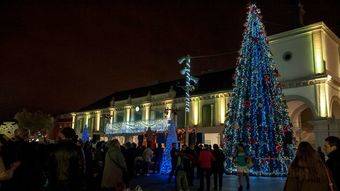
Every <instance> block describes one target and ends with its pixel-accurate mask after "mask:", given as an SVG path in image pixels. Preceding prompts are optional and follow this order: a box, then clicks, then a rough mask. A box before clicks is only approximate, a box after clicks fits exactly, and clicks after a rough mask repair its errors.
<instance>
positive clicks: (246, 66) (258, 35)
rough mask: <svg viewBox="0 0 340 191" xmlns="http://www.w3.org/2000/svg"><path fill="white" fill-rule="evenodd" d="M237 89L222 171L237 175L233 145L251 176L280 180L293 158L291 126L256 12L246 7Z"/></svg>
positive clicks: (264, 33) (225, 140)
mask: <svg viewBox="0 0 340 191" xmlns="http://www.w3.org/2000/svg"><path fill="white" fill-rule="evenodd" d="M244 26H245V30H244V33H243V41H242V47H241V50H240V53H239V54H240V55H239V59H238V62H237V68H236V71H235V76H234V80H235V87H234V89H233V97H232V98H231V101H230V104H229V107H228V118H227V121H226V128H225V132H224V142H225V152H226V155H227V156H228V158H227V160H226V171H227V172H229V173H235V172H236V167H235V166H234V163H233V157H235V156H236V153H237V151H236V146H237V145H239V144H242V145H244V147H245V152H246V154H247V155H248V156H250V157H251V158H252V160H253V164H254V165H253V167H252V168H251V169H250V173H251V174H253V175H265V176H284V175H286V174H287V171H288V164H289V163H290V162H291V160H292V159H293V157H294V148H293V144H292V130H291V129H292V125H291V123H290V119H289V116H288V112H287V104H286V101H285V99H284V96H283V93H282V89H281V85H280V82H279V81H278V76H279V74H278V70H277V69H276V68H277V67H276V65H275V64H274V61H273V58H272V54H271V52H270V49H269V44H268V38H267V36H266V32H265V29H264V26H263V24H262V22H261V16H260V10H259V9H258V8H257V7H256V5H255V4H252V5H250V6H249V11H248V15H247V22H246V23H245V25H244Z"/></svg>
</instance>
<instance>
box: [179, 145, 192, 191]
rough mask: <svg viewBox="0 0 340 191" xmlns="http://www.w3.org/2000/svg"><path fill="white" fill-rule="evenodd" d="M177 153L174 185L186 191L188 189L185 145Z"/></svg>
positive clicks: (181, 190) (180, 190)
mask: <svg viewBox="0 0 340 191" xmlns="http://www.w3.org/2000/svg"><path fill="white" fill-rule="evenodd" d="M183 146H184V147H183V148H182V150H181V151H180V152H179V153H178V155H177V160H176V187H177V190H178V191H187V190H189V185H188V181H187V173H186V167H185V166H186V164H185V163H186V162H185V161H186V160H188V159H186V156H185V153H184V150H185V149H186V145H183Z"/></svg>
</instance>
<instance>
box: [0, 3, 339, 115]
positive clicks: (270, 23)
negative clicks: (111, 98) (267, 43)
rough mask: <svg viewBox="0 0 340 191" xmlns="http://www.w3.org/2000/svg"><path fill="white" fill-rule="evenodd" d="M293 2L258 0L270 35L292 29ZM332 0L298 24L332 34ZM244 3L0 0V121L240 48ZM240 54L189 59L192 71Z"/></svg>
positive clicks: (85, 99) (74, 104)
mask: <svg viewBox="0 0 340 191" xmlns="http://www.w3.org/2000/svg"><path fill="white" fill-rule="evenodd" d="M292 1H293V0H285V1H283V0H275V1H272V0H265V1H257V2H258V6H259V7H260V8H261V10H262V13H263V20H264V22H265V26H266V29H267V33H268V35H271V34H274V33H277V32H282V31H285V30H288V29H291V28H292V23H293V14H292V13H293V11H292V9H291V4H290V2H292ZM336 2H337V0H318V1H317V0H308V1H307V0H305V1H302V3H303V4H304V9H305V11H306V14H305V24H311V23H313V22H317V21H322V20H323V21H324V22H325V23H326V24H327V25H329V27H330V28H331V29H332V30H333V31H335V30H336V29H337V31H336V33H337V34H338V35H339V33H340V31H339V28H340V22H339V15H338V14H336V10H337V9H338V10H339V5H338V3H336ZM247 3H248V1H245V0H244V1H241V0H228V1H227V0H220V1H218V0H205V1H200V0H168V1H159V0H154V1H150V0H149V1H146V0H135V1H132V0H124V1H118V0H115V1H111V0H110V1H109V0H107V1H103V0H87V1H86V0H82V1H81V0H78V1H72V0H35V1H33V0H20V1H19V0H18V1H17V0H1V1H0V66H1V69H0V119H7V118H11V117H13V116H14V114H15V113H16V112H17V111H19V110H21V109H22V108H27V109H29V110H32V111H35V110H42V111H44V112H48V113H52V114H57V113H64V112H70V111H75V110H77V109H79V108H81V107H84V106H86V105H88V104H90V103H92V102H94V101H96V100H98V99H100V98H102V97H104V96H106V95H108V94H111V93H113V92H115V91H119V90H125V89H131V88H134V87H139V86H146V85H150V84H153V83H156V82H157V81H158V82H162V81H168V80H173V79H177V78H180V77H181V76H180V74H179V69H180V66H179V65H178V63H177V61H176V60H177V59H178V58H179V57H180V56H183V55H185V54H190V55H193V56H195V55H209V54H216V53H221V52H229V51H231V52H232V51H235V50H236V51H237V50H238V49H239V47H240V41H241V37H242V31H243V23H244V21H245V16H246V15H245V14H246V10H247V9H246V6H247ZM236 56H237V54H235V53H234V54H228V55H223V56H219V57H213V58H209V59H200V60H194V61H193V70H194V72H195V73H196V74H199V73H202V72H204V71H208V70H221V69H226V68H229V67H232V66H233V65H234V63H235V59H236Z"/></svg>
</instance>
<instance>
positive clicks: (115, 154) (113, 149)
mask: <svg viewBox="0 0 340 191" xmlns="http://www.w3.org/2000/svg"><path fill="white" fill-rule="evenodd" d="M107 146H108V151H107V153H106V156H105V165H104V172H103V178H102V183H101V187H102V189H103V190H115V191H123V190H124V189H125V183H124V179H123V178H124V177H123V176H124V173H127V167H126V163H125V159H124V156H123V154H122V152H121V151H120V144H119V141H118V140H117V139H114V140H112V141H109V142H108V145H107Z"/></svg>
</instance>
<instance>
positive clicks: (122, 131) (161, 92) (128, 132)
mask: <svg viewBox="0 0 340 191" xmlns="http://www.w3.org/2000/svg"><path fill="white" fill-rule="evenodd" d="M269 39H270V42H269V43H270V48H271V51H272V53H273V56H274V60H275V61H276V63H277V64H278V68H279V72H280V74H281V77H280V81H281V82H282V83H283V84H284V86H283V92H284V94H285V96H286V100H287V104H288V112H289V116H290V117H291V121H292V123H293V126H294V135H295V137H296V140H297V141H298V142H299V141H308V142H310V143H312V145H313V146H315V147H317V146H321V145H322V144H323V140H324V139H325V138H326V137H327V136H329V135H335V136H338V137H340V58H339V54H340V48H339V44H340V41H339V38H338V37H337V36H336V35H335V34H334V33H333V32H332V31H331V30H330V29H329V28H328V27H327V26H326V25H325V24H324V23H323V22H319V23H315V24H312V25H308V26H304V27H301V28H297V29H294V30H290V31H286V32H282V33H279V34H275V35H272V36H270V37H269ZM233 73H234V69H229V70H224V71H219V72H213V73H206V74H203V75H201V76H198V78H199V79H200V81H199V86H198V88H197V89H196V90H195V91H194V92H193V93H192V98H191V109H190V112H189V113H188V114H187V115H186V114H185V112H184V91H183V90H182V88H181V87H180V86H181V84H183V80H175V81H171V82H165V83H160V84H155V85H152V86H147V87H141V88H136V89H132V90H127V91H121V92H116V93H114V94H112V95H109V96H107V97H105V98H103V99H100V100H99V101H97V102H95V103H93V104H91V105H89V106H87V107H84V108H83V109H81V110H79V111H75V112H73V113H71V114H69V116H71V117H72V122H71V125H72V127H73V128H75V129H76V131H77V132H78V133H79V134H80V133H81V132H82V129H83V128H84V126H85V125H86V126H87V127H88V128H89V129H90V135H91V136H96V135H97V136H104V137H105V136H106V135H108V134H110V135H111V136H117V137H119V138H120V139H121V141H123V142H124V141H134V142H137V141H139V142H140V141H141V140H143V137H142V135H143V134H145V133H146V131H147V129H148V130H151V131H152V132H154V133H155V134H157V133H158V134H161V133H162V132H163V131H164V127H163V126H164V123H163V122H162V120H163V119H164V118H166V117H168V116H170V114H169V112H170V111H171V110H172V111H175V113H176V115H175V121H176V124H177V127H178V133H179V137H180V138H181V137H182V138H183V136H182V135H183V134H182V133H183V131H184V130H185V129H186V128H185V127H187V129H188V131H189V132H190V140H191V142H196V141H198V142H204V143H208V144H214V143H218V144H219V143H221V141H222V138H221V136H222V133H223V129H224V122H225V120H227V119H226V112H227V109H228V108H227V104H228V102H229V99H230V96H231V89H232V83H233V79H232V75H233ZM149 127H150V128H149ZM159 137H162V136H159ZM155 140H157V138H155ZM158 141H162V140H158Z"/></svg>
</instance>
